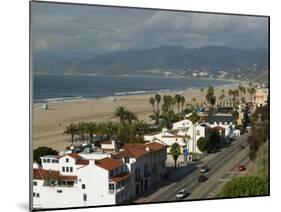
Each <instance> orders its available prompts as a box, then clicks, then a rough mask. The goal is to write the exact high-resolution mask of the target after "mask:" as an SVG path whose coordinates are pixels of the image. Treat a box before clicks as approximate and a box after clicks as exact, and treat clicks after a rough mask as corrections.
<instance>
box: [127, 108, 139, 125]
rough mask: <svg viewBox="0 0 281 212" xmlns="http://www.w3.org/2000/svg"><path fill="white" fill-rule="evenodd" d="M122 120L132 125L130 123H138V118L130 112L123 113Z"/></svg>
mask: <svg viewBox="0 0 281 212" xmlns="http://www.w3.org/2000/svg"><path fill="white" fill-rule="evenodd" d="M124 119H125V120H126V121H128V122H129V123H132V121H138V117H137V115H136V114H135V113H133V112H131V111H128V110H127V111H126V112H125V116H124Z"/></svg>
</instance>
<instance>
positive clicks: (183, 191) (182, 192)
mask: <svg viewBox="0 0 281 212" xmlns="http://www.w3.org/2000/svg"><path fill="white" fill-rule="evenodd" d="M188 194H190V191H189V190H186V189H181V190H180V191H179V192H178V193H177V195H176V199H183V198H184V197H186V196H187V195H188Z"/></svg>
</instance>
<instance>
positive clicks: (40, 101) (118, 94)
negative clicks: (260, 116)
mask: <svg viewBox="0 0 281 212" xmlns="http://www.w3.org/2000/svg"><path fill="white" fill-rule="evenodd" d="M187 79H193V78H187ZM196 79H200V80H217V81H226V82H229V83H226V84H222V85H218V86H212V87H214V88H228V87H234V86H237V87H238V85H239V84H241V85H245V84H248V82H247V81H240V80H235V79H229V80H226V79H210V78H196ZM208 87H209V86H200V87H189V88H186V89H169V88H167V89H160V90H147V91H146V90H137V91H124V92H114V93H112V95H105V96H99V97H94V96H93V97H84V96H83V95H80V96H73V97H50V98H45V99H37V100H33V104H32V105H37V104H38V105H42V104H46V103H48V104H49V103H64V102H74V101H85V100H95V99H104V98H118V97H121V96H135V95H149V94H157V93H159V94H161V93H169V92H171V93H175V92H177V93H182V92H186V91H189V90H192V89H201V88H204V89H206V88H208Z"/></svg>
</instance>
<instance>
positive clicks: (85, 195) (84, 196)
mask: <svg viewBox="0 0 281 212" xmlns="http://www.w3.org/2000/svg"><path fill="white" fill-rule="evenodd" d="M83 201H85V202H86V201H87V194H83Z"/></svg>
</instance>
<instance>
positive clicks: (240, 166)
mask: <svg viewBox="0 0 281 212" xmlns="http://www.w3.org/2000/svg"><path fill="white" fill-rule="evenodd" d="M245 170H246V167H245V166H244V165H241V164H240V165H239V166H238V171H240V172H243V171H245Z"/></svg>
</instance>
